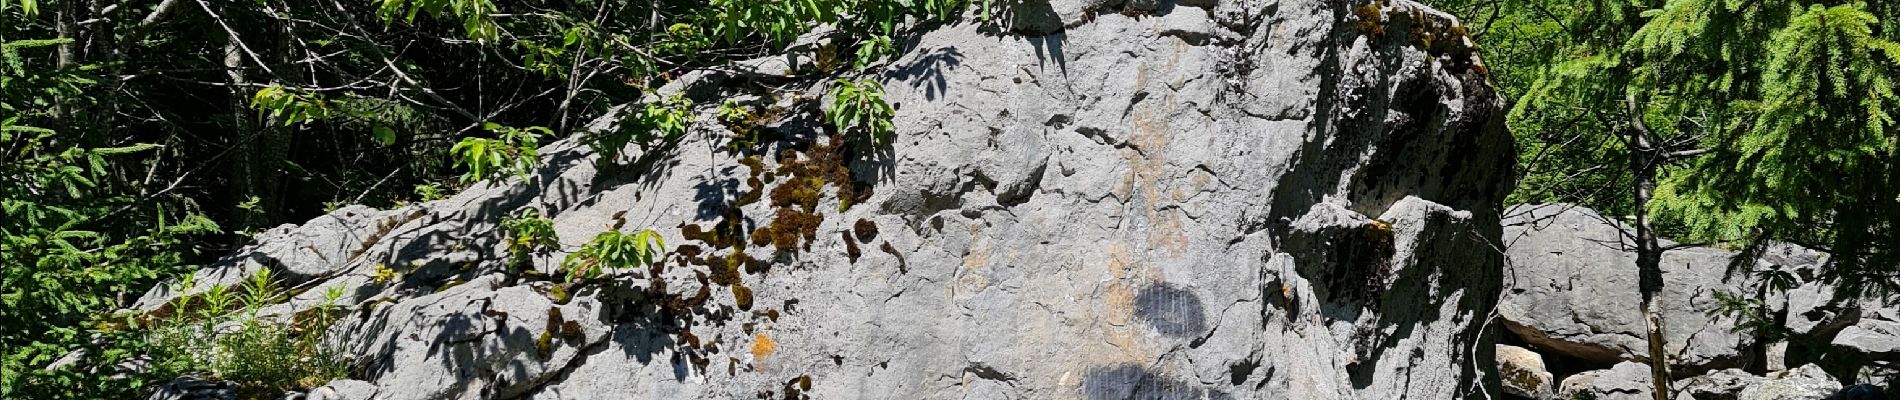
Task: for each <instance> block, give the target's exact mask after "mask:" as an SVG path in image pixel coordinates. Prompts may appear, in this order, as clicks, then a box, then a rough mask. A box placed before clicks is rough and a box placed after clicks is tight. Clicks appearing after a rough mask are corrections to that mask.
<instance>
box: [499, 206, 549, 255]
mask: <svg viewBox="0 0 1900 400" xmlns="http://www.w3.org/2000/svg"><path fill="white" fill-rule="evenodd" d="M501 227H502V229H505V230H507V231H508V234H509V236H511V238H510V239H509V241H508V254H510V255H513V256H514V262H515V263H516V265H520V264H521V263H523V262H526V261H528V256H530V255H532V254H534V253H536V252H546V251H548V250H551V249H554V248H556V247H559V246H560V245H561V239H560V237H559V236H557V235H556V234H555V233H554V221H553V220H549V219H548V218H547V217H543V216H541V210H538V209H533V208H524V209H521V211H519V212H516V213H515V215H514V216H512V217H508V218H507V219H503V220H502V221H501Z"/></svg>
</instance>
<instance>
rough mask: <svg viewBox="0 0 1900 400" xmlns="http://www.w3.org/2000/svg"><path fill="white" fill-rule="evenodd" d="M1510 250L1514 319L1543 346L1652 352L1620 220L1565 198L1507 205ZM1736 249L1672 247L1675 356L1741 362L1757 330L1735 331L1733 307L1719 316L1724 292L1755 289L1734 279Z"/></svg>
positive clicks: (1509, 306) (1668, 278)
mask: <svg viewBox="0 0 1900 400" xmlns="http://www.w3.org/2000/svg"><path fill="white" fill-rule="evenodd" d="M1506 215H1508V216H1509V217H1508V218H1507V219H1506V220H1505V221H1504V224H1505V227H1504V238H1505V241H1506V242H1507V243H1508V246H1509V247H1508V248H1509V254H1510V262H1509V264H1510V268H1512V273H1511V274H1510V275H1509V276H1510V278H1509V279H1511V282H1509V283H1507V287H1508V289H1507V290H1506V292H1505V295H1504V300H1503V302H1502V304H1501V305H1500V306H1499V307H1498V314H1499V315H1500V316H1502V317H1503V319H1504V321H1505V326H1506V327H1508V328H1509V329H1510V330H1511V332H1512V333H1514V334H1516V335H1517V336H1518V337H1520V338H1523V340H1524V341H1525V342H1526V343H1528V344H1530V345H1531V347H1532V348H1534V349H1537V350H1540V351H1548V352H1554V353H1557V354H1562V355H1564V356H1567V357H1572V358H1576V359H1581V360H1584V361H1587V362H1591V363H1597V364H1602V365H1609V364H1614V363H1616V362H1617V361H1619V360H1638V359H1647V358H1648V353H1649V351H1648V344H1647V342H1646V341H1645V333H1644V332H1645V328H1644V325H1643V321H1642V316H1641V314H1640V313H1639V304H1640V303H1639V302H1640V299H1641V294H1640V293H1639V292H1638V291H1637V285H1636V279H1637V277H1636V263H1635V259H1636V255H1635V253H1634V251H1633V250H1631V249H1633V246H1631V245H1629V243H1630V241H1629V240H1625V239H1623V236H1622V233H1621V232H1620V231H1619V230H1618V229H1619V228H1618V226H1619V224H1620V223H1619V222H1616V221H1614V220H1613V219H1611V218H1610V217H1606V216H1602V215H1598V214H1597V213H1596V212H1595V211H1592V210H1589V209H1585V208H1578V207H1573V206H1569V205H1564V204H1549V205H1526V206H1517V207H1513V208H1511V209H1510V210H1509V211H1507V212H1506ZM1731 257H1733V253H1732V252H1728V251H1723V250H1720V249H1711V248H1701V247H1692V248H1683V249H1677V250H1673V251H1669V252H1667V253H1664V254H1663V260H1662V268H1663V280H1664V286H1663V293H1662V295H1661V299H1659V300H1658V301H1660V302H1661V304H1662V306H1663V318H1664V320H1665V321H1666V322H1665V325H1664V328H1665V334H1666V335H1667V337H1668V338H1669V340H1668V342H1667V347H1666V351H1667V353H1668V354H1670V355H1671V357H1674V358H1673V359H1672V360H1670V361H1671V363H1673V364H1675V365H1679V366H1682V367H1681V368H1687V369H1688V370H1690V371H1706V370H1710V369H1720V368H1732V367H1740V366H1742V364H1744V363H1745V362H1746V361H1747V357H1748V356H1747V354H1746V351H1747V348H1748V347H1749V346H1751V345H1753V344H1754V342H1755V339H1754V338H1753V337H1752V336H1750V335H1747V334H1745V333H1738V332H1735V331H1734V329H1733V328H1734V327H1735V326H1736V324H1737V322H1738V321H1737V320H1736V319H1735V318H1733V317H1724V316H1711V315H1710V312H1711V311H1713V310H1716V307H1717V306H1718V304H1719V303H1718V302H1717V300H1716V298H1715V295H1714V294H1715V292H1717V291H1726V292H1729V293H1752V290H1751V289H1749V288H1751V287H1752V286H1749V285H1747V283H1746V282H1743V280H1742V279H1733V280H1725V279H1724V275H1725V274H1726V271H1727V269H1728V262H1729V259H1730V258H1731Z"/></svg>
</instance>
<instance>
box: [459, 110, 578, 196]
mask: <svg viewBox="0 0 1900 400" xmlns="http://www.w3.org/2000/svg"><path fill="white" fill-rule="evenodd" d="M482 127H483V128H485V129H488V130H489V131H492V132H495V133H496V134H497V135H498V136H497V137H496V138H494V139H487V138H465V139H462V141H461V142H460V143H456V144H455V146H454V147H451V148H449V153H452V154H454V155H455V165H456V166H458V167H464V168H468V172H465V173H463V174H462V183H471V182H475V181H479V180H483V179H491V178H497V177H500V176H502V175H503V174H514V175H515V176H519V177H524V178H525V177H527V176H528V173H529V172H533V171H534V166H535V164H539V163H540V162H541V156H540V154H538V153H537V152H536V150H535V149H536V148H538V147H541V136H542V135H553V134H554V131H552V130H549V129H548V128H545V127H539V126H531V127H527V128H523V129H516V128H513V127H507V126H502V125H500V124H496V123H493V122H490V123H487V124H484V125H482Z"/></svg>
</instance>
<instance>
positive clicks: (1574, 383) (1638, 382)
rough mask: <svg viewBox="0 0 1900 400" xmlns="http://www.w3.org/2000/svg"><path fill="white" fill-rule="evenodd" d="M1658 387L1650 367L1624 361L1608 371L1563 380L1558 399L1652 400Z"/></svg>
mask: <svg viewBox="0 0 1900 400" xmlns="http://www.w3.org/2000/svg"><path fill="white" fill-rule="evenodd" d="M1654 389H1655V386H1654V384H1653V383H1651V382H1650V375H1649V365H1646V364H1643V363H1637V362H1628V361H1625V362H1622V363H1618V364H1616V366H1615V367H1611V368H1610V369H1605V370H1596V371H1588V372H1583V373H1578V374H1576V375H1571V376H1570V377H1569V378H1564V384H1563V388H1562V389H1560V390H1559V391H1558V398H1563V399H1597V400H1644V399H1653V398H1654V397H1652V396H1651V393H1654V392H1655V390H1654Z"/></svg>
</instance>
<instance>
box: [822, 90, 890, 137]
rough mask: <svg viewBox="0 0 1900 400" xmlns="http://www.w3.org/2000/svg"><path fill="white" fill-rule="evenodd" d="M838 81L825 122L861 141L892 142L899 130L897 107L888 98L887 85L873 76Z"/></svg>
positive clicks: (832, 91) (826, 111)
mask: <svg viewBox="0 0 1900 400" xmlns="http://www.w3.org/2000/svg"><path fill="white" fill-rule="evenodd" d="M836 83H837V84H836V86H832V88H831V97H832V103H831V108H830V109H827V110H825V122H828V123H830V124H831V126H832V127H834V128H837V129H838V131H839V132H842V133H844V134H845V136H846V137H847V138H850V139H852V140H853V141H855V142H858V143H860V144H867V145H875V146H882V145H885V144H888V143H890V141H891V137H892V136H894V135H895V133H896V129H895V128H894V127H893V126H892V125H891V118H892V117H894V116H896V115H897V110H896V109H894V108H891V104H890V103H887V102H885V101H884V85H881V84H878V83H877V81H874V80H870V79H863V80H858V81H855V82H853V81H849V80H844V79H839V80H838V81H837V82H836Z"/></svg>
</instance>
